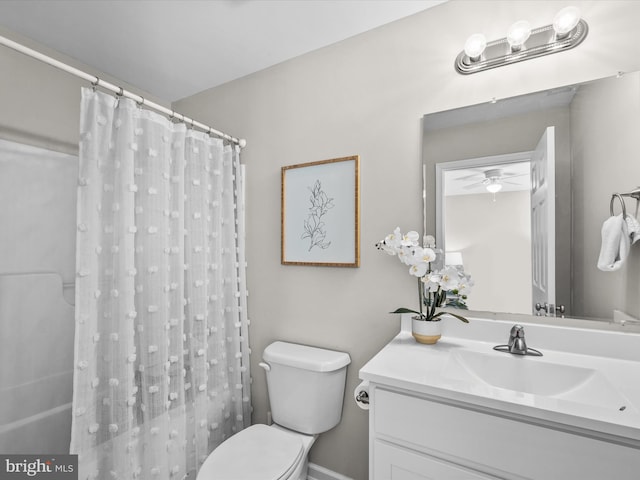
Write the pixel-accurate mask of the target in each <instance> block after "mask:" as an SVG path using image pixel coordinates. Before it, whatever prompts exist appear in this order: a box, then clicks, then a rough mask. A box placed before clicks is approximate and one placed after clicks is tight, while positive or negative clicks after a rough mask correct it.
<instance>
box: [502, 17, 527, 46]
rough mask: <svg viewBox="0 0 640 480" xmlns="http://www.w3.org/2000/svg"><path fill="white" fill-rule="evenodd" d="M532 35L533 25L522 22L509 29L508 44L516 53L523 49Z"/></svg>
mask: <svg viewBox="0 0 640 480" xmlns="http://www.w3.org/2000/svg"><path fill="white" fill-rule="evenodd" d="M530 35H531V25H530V24H529V22H527V21H526V20H520V21H519V22H516V23H514V24H513V25H511V26H510V27H509V31H508V32H507V42H509V45H511V50H512V51H514V52H516V51H518V50H520V49H521V48H522V45H524V42H526V41H527V40H528V38H529V36H530Z"/></svg>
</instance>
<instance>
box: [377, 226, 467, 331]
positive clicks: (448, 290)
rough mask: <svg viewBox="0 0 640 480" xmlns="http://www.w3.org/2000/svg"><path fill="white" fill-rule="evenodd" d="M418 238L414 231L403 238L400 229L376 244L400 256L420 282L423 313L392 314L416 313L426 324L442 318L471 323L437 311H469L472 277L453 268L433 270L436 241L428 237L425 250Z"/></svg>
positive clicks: (381, 248) (406, 311)
mask: <svg viewBox="0 0 640 480" xmlns="http://www.w3.org/2000/svg"><path fill="white" fill-rule="evenodd" d="M419 238H420V236H419V235H418V232H414V231H411V232H407V233H406V234H403V233H402V232H400V228H399V227H398V228H396V229H395V230H394V231H393V233H391V234H389V235H387V236H386V237H385V238H384V240H382V241H380V242H378V243H377V244H376V247H377V248H378V250H382V251H383V252H385V253H387V254H389V255H395V256H397V257H398V259H399V260H400V261H401V262H402V263H404V264H405V265H407V266H408V267H409V274H411V275H413V276H414V277H417V278H418V296H419V301H420V311H416V310H411V309H409V308H398V309H396V310H395V311H394V312H391V313H415V314H417V315H419V318H420V319H421V320H425V321H437V320H440V317H441V316H442V315H444V314H449V315H451V316H453V317H455V318H457V319H458V320H461V321H463V322H465V323H469V321H468V320H467V319H466V318H464V317H463V316H461V315H458V314H455V313H451V312H450V311H436V309H437V308H439V307H455V308H462V309H466V308H467V307H466V303H465V300H466V299H467V295H468V294H469V293H470V292H471V287H472V286H473V281H472V280H471V276H470V275H467V274H465V273H464V271H462V270H459V269H458V268H456V267H453V266H450V267H445V268H442V269H440V270H433V269H432V264H433V263H434V262H435V261H436V258H437V253H436V249H435V239H434V238H433V237H432V236H430V235H429V236H427V237H425V239H424V246H420V244H419V242H418V240H419ZM425 310H426V311H425Z"/></svg>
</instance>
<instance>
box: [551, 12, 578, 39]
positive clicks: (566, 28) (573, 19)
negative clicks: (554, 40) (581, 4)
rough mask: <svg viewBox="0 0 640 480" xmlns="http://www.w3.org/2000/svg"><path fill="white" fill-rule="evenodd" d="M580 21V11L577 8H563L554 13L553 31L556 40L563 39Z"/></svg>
mask: <svg viewBox="0 0 640 480" xmlns="http://www.w3.org/2000/svg"><path fill="white" fill-rule="evenodd" d="M579 21H580V9H578V7H565V8H563V9H562V10H560V11H559V12H558V13H556V16H555V17H554V18H553V29H554V30H555V32H556V36H557V37H558V38H564V37H566V36H567V34H568V33H569V32H570V31H571V30H573V29H574V28H576V25H578V22H579Z"/></svg>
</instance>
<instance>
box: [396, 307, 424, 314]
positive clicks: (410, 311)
mask: <svg viewBox="0 0 640 480" xmlns="http://www.w3.org/2000/svg"><path fill="white" fill-rule="evenodd" d="M389 313H417V314H418V315H422V314H421V313H420V312H417V311H415V310H411V309H410V308H404V307H400V308H398V309H396V310H395V311H393V312H389Z"/></svg>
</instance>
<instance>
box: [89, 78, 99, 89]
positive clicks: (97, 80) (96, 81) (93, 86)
mask: <svg viewBox="0 0 640 480" xmlns="http://www.w3.org/2000/svg"><path fill="white" fill-rule="evenodd" d="M99 83H100V78H99V77H96V79H95V80H94V81H93V82H91V89H92V90H93V91H94V92H95V91H96V88H98V84H99Z"/></svg>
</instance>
